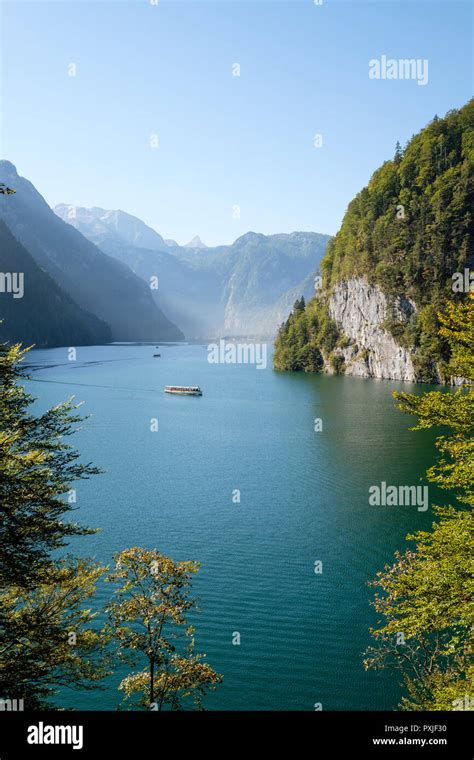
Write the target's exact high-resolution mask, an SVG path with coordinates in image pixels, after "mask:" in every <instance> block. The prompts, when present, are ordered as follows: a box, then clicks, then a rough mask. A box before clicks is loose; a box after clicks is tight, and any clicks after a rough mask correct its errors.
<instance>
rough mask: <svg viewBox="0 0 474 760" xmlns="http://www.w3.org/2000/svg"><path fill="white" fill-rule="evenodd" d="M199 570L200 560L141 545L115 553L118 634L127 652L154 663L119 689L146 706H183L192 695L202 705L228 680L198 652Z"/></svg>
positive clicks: (114, 618) (113, 607)
mask: <svg viewBox="0 0 474 760" xmlns="http://www.w3.org/2000/svg"><path fill="white" fill-rule="evenodd" d="M198 569H199V565H198V563H197V562H175V561H174V560H172V559H170V558H169V557H165V556H164V555H162V554H160V553H159V552H157V551H156V550H146V549H141V548H138V547H135V548H132V549H126V550H125V551H122V552H120V553H119V554H117V555H116V556H115V570H114V571H113V572H112V573H111V574H110V575H109V577H108V579H107V580H108V581H109V582H112V583H117V584H119V585H118V588H117V591H116V594H117V595H118V597H119V600H118V601H113V602H112V603H111V604H110V605H109V615H110V620H111V623H112V633H113V636H114V637H115V638H116V640H117V641H118V644H119V652H120V654H121V655H122V656H124V655H127V654H129V655H132V656H131V658H130V659H131V661H132V662H139V661H140V660H142V659H146V660H147V662H148V664H147V667H146V668H145V669H143V670H141V671H139V672H137V673H132V674H131V675H129V676H127V677H126V678H124V679H123V680H122V682H121V683H120V686H119V689H120V690H121V691H123V692H124V693H125V698H126V699H127V700H129V699H131V698H133V697H135V698H136V697H138V705H139V706H141V707H144V708H146V709H156V710H157V711H161V710H162V709H163V707H166V706H168V707H170V708H171V709H172V710H179V709H181V707H182V705H183V703H184V702H185V701H186V700H187V699H188V698H191V699H192V700H193V701H194V705H195V706H196V707H197V708H198V709H200V708H201V698H202V696H203V695H204V694H205V693H206V691H207V690H208V689H211V688H213V687H214V686H215V685H216V684H218V683H220V681H221V680H222V676H220V675H219V674H218V673H216V672H215V671H214V670H213V669H212V668H211V667H210V665H208V664H207V663H204V662H202V660H203V658H204V655H201V654H196V653H195V652H194V647H195V641H194V628H193V627H192V626H190V625H188V623H187V614H188V612H189V611H190V610H192V609H193V608H195V605H196V603H195V601H194V599H192V598H191V597H190V593H189V591H190V587H191V578H192V575H194V574H195V573H197V572H198Z"/></svg>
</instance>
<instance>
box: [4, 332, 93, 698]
mask: <svg viewBox="0 0 474 760" xmlns="http://www.w3.org/2000/svg"><path fill="white" fill-rule="evenodd" d="M26 353H27V349H26V350H25V349H22V348H21V347H20V346H19V345H13V346H7V345H4V344H0V420H1V427H0V513H1V521H0V579H1V584H0V589H1V591H0V696H1V697H2V698H9V699H24V700H25V706H26V707H27V708H38V707H50V706H51V703H50V701H49V699H50V697H52V696H53V695H54V693H55V691H56V689H57V688H58V686H64V685H67V686H69V687H73V688H74V687H82V688H88V687H89V686H93V685H96V683H97V682H98V681H99V680H100V679H101V678H102V677H103V675H104V673H105V671H104V663H103V661H102V660H101V650H102V648H103V646H104V644H105V640H104V638H103V636H102V634H101V633H100V632H99V631H94V629H93V627H92V621H93V617H94V616H93V615H92V613H91V612H90V611H89V610H87V609H85V608H84V604H85V603H86V601H87V600H88V599H89V598H90V597H91V596H92V595H93V593H94V590H95V584H96V581H97V579H98V578H99V577H100V576H101V574H102V572H103V569H102V568H100V567H98V566H96V565H95V564H93V563H91V562H88V561H86V560H76V559H73V558H68V557H66V558H64V557H63V558H62V559H57V558H55V559H53V558H52V553H53V556H55V553H56V550H58V549H61V548H63V547H64V546H65V545H66V544H67V541H68V539H69V538H70V537H71V536H78V535H84V534H87V533H90V532H92V531H90V530H89V529H87V528H83V527H80V526H79V525H78V524H77V523H75V522H68V521H67V520H65V517H66V515H67V513H68V512H70V511H71V508H72V507H71V505H70V504H69V502H68V501H67V499H66V497H65V494H66V493H67V492H68V491H69V490H70V488H71V487H72V484H73V482H75V481H77V480H80V479H81V478H87V477H89V476H90V475H91V474H93V473H96V472H98V471H97V469H96V468H95V467H92V466H91V465H89V464H80V463H78V461H77V460H78V457H79V454H78V452H77V451H76V450H75V449H73V448H72V447H71V446H70V445H68V444H67V442H66V441H65V439H67V437H68V436H70V435H71V434H72V433H73V432H74V428H75V426H76V424H77V423H78V422H79V421H80V419H81V418H80V417H79V416H78V415H77V413H76V411H75V410H76V409H77V407H76V406H73V405H72V404H71V402H66V403H64V404H59V405H58V406H56V407H54V408H53V409H49V410H47V411H45V412H43V413H42V414H39V415H33V414H32V413H31V412H30V406H31V404H32V403H33V401H34V399H33V398H32V396H30V394H28V393H27V392H26V390H25V388H24V386H23V385H22V382H23V381H24V377H25V375H24V372H23V371H22V369H21V362H22V361H23V360H24V358H25V355H26ZM56 556H57V555H56ZM69 634H74V635H73V636H72V637H70V636H69Z"/></svg>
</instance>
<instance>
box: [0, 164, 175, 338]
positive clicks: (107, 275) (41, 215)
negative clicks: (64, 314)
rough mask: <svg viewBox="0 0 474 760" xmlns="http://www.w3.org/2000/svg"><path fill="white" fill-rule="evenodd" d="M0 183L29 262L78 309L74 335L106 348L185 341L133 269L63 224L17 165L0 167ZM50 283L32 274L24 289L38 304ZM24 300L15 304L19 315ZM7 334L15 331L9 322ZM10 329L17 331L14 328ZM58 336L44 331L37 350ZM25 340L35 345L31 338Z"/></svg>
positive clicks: (0, 206)
mask: <svg viewBox="0 0 474 760" xmlns="http://www.w3.org/2000/svg"><path fill="white" fill-rule="evenodd" d="M0 177H1V178H2V181H3V182H5V183H6V184H8V186H10V187H12V188H14V189H15V191H16V192H15V194H14V195H10V196H8V197H3V199H2V203H0V220H2V221H3V222H4V224H5V225H6V227H7V228H8V230H9V232H10V233H11V235H12V236H13V237H14V238H15V239H16V241H17V242H18V243H19V244H20V245H21V247H22V250H23V251H26V252H27V253H28V254H29V259H30V258H32V259H33V260H34V262H35V264H36V265H37V267H39V268H40V269H41V270H42V272H44V273H45V274H46V275H47V276H48V277H49V278H50V279H52V280H53V281H54V283H55V285H56V286H57V289H56V291H55V292H56V293H59V294H61V296H62V298H63V302H64V303H66V302H67V303H70V302H71V301H72V302H73V303H74V304H75V306H76V308H75V309H72V308H71V309H70V318H71V320H73V321H74V325H75V329H74V331H73V333H72V334H74V335H81V334H82V335H83V336H84V339H86V335H87V334H88V335H89V336H90V339H88V342H92V343H102V342H104V340H106V339H108V340H113V341H157V340H162V341H164V340H181V339H182V338H183V334H182V332H181V331H180V330H179V329H178V328H177V327H176V326H175V325H174V324H173V323H172V322H171V321H170V320H169V319H168V318H167V317H166V316H165V315H164V314H163V312H162V311H161V309H160V308H159V306H158V305H157V302H156V300H155V299H154V298H153V296H152V292H151V289H150V287H149V286H148V285H147V284H146V283H144V282H143V280H142V279H140V278H139V277H138V276H137V275H136V274H134V273H133V272H132V271H131V269H130V268H129V267H127V266H126V265H124V264H123V263H121V262H120V261H117V260H116V259H115V258H113V257H110V256H107V254H106V253H104V252H103V251H101V250H100V249H99V248H98V247H97V246H95V245H94V244H93V243H91V242H90V241H89V240H87V239H86V238H85V237H84V236H83V235H81V234H80V232H78V231H77V230H75V229H74V228H73V227H72V226H71V225H69V224H66V223H65V222H63V221H62V220H61V219H59V217H58V216H57V215H56V214H55V213H54V212H53V211H52V210H51V208H50V207H49V206H48V204H47V203H46V201H45V200H44V198H43V197H42V196H41V195H40V194H39V192H38V191H37V190H36V188H35V187H34V186H33V185H32V184H31V182H29V181H28V180H27V179H25V178H23V177H20V176H19V175H18V173H17V171H16V168H15V167H14V165H13V164H12V163H10V162H9V161H0ZM3 201H5V202H3ZM11 246H12V244H11V241H10V247H11ZM17 250H20V249H17ZM29 259H28V260H29ZM30 263H31V262H30ZM15 271H17V270H15ZM45 283H46V281H45V280H44V278H37V277H34V276H33V270H32V269H31V268H30V277H29V278H28V282H27V283H26V285H25V289H26V288H28V289H31V290H32V291H33V292H32V297H33V298H39V292H37V289H38V288H40V287H43V286H44V285H45ZM8 297H9V296H8V294H2V299H3V300H6V299H7V298H8ZM19 300H21V299H18V301H16V302H15V310H16V304H17V303H18V302H19ZM92 315H94V318H92ZM45 328H46V325H45ZM5 329H6V330H7V331H8V330H9V329H10V326H9V324H8V322H7V321H5ZM11 329H12V331H14V328H13V326H12V328H11ZM84 331H88V332H84ZM12 334H13V333H12ZM53 334H54V330H53V331H52V332H51V333H49V332H48V330H47V329H45V332H44V334H43V336H42V337H40V339H39V340H38V345H50V344H51V340H52V335H53ZM23 339H24V340H25V341H27V340H30V337H29V332H27V333H26V335H24V338H23ZM66 342H67V343H70V342H71V341H69V340H68V341H66Z"/></svg>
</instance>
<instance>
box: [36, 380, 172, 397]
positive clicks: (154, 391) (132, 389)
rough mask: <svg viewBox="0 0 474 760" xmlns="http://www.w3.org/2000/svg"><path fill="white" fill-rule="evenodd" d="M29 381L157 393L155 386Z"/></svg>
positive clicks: (43, 381)
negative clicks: (136, 386) (137, 386)
mask: <svg viewBox="0 0 474 760" xmlns="http://www.w3.org/2000/svg"><path fill="white" fill-rule="evenodd" d="M28 381H29V382H30V383H54V384H55V385H76V386H77V385H80V386H82V387H83V388H105V389H107V390H112V391H132V392H134V393H137V392H139V393H141V392H144V393H157V392H158V391H157V390H156V388H125V387H124V386H121V385H96V384H95V383H69V382H68V381H67V380H40V379H39V378H35V377H30V378H28Z"/></svg>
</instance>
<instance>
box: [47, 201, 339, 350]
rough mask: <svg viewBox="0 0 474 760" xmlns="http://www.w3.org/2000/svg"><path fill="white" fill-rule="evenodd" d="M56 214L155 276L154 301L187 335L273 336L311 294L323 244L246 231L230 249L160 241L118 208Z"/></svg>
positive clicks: (68, 208)
mask: <svg viewBox="0 0 474 760" xmlns="http://www.w3.org/2000/svg"><path fill="white" fill-rule="evenodd" d="M54 211H55V213H56V214H57V215H58V216H59V217H60V218H61V219H62V220H63V221H65V222H68V223H69V224H70V225H72V226H74V227H75V228H76V230H78V231H79V232H81V233H82V235H84V236H85V237H86V238H87V239H88V240H89V241H91V242H92V243H94V244H95V245H96V246H97V247H98V248H100V249H101V250H102V251H104V252H105V253H106V254H108V255H109V256H111V257H113V258H115V259H117V260H118V261H120V262H122V263H123V264H126V265H127V266H128V267H130V269H131V270H132V271H133V272H135V274H137V275H138V276H139V277H140V278H142V279H143V280H144V281H145V282H146V283H150V281H151V278H158V283H159V287H158V290H156V291H154V296H155V298H156V299H157V302H159V304H160V305H161V307H162V308H163V310H164V312H165V313H166V314H167V315H168V317H169V318H170V319H171V320H172V321H173V322H174V323H176V324H177V325H178V326H179V327H180V328H181V329H182V331H183V332H184V334H185V336H186V338H188V339H197V338H209V337H216V336H229V337H237V336H248V337H256V336H258V337H271V336H274V335H275V333H276V330H277V328H278V326H279V324H280V323H281V322H282V320H284V319H286V317H287V315H288V313H289V311H290V310H291V307H292V305H293V303H294V301H295V299H296V298H297V297H299V296H301V295H302V294H304V295H305V296H310V295H312V294H313V292H314V286H313V284H314V275H315V274H316V272H317V271H318V269H319V262H320V260H321V258H322V256H323V255H324V252H325V250H326V245H327V242H328V240H329V237H328V236H327V235H322V234H318V233H315V232H293V233H291V234H278V235H261V234H257V233H254V232H248V233H247V234H245V235H242V236H241V237H240V238H238V239H237V240H236V241H235V242H234V243H233V244H232V245H227V246H217V247H214V248H212V247H207V246H204V244H203V243H202V242H201V241H200V239H199V238H198V237H196V238H194V239H193V240H192V241H191V242H190V243H189V244H188V245H186V246H182V247H180V246H178V245H177V244H176V243H174V242H173V241H169V240H164V239H163V237H162V236H161V235H159V234H158V233H157V232H156V231H155V230H152V229H151V228H150V227H148V226H147V225H146V224H145V223H144V222H142V221H141V220H139V219H137V218H136V217H134V216H131V215H130V214H127V213H125V212H124V211H109V210H106V209H101V208H97V207H93V208H81V207H76V206H72V205H67V204H60V205H58V206H56V207H55V209H54Z"/></svg>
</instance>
